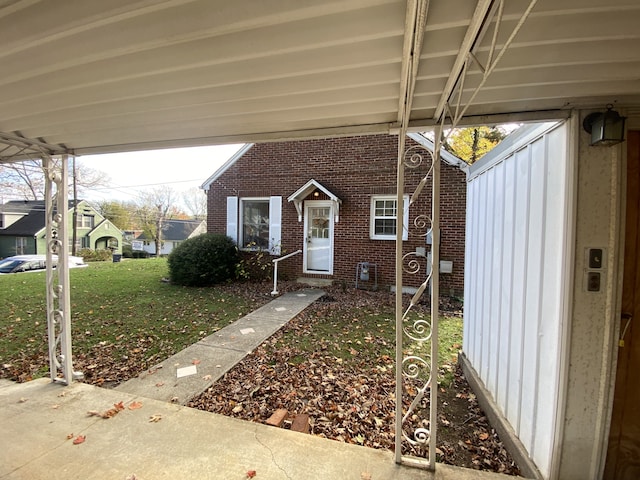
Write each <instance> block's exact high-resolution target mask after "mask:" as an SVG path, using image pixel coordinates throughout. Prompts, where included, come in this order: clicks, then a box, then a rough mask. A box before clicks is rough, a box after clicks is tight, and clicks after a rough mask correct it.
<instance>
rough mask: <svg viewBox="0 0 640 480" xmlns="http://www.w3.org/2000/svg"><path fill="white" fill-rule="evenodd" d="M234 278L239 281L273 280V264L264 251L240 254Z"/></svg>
mask: <svg viewBox="0 0 640 480" xmlns="http://www.w3.org/2000/svg"><path fill="white" fill-rule="evenodd" d="M236 278H238V279H240V280H250V281H256V282H259V281H262V280H271V279H272V278H273V262H272V261H271V255H269V252H268V251H266V250H257V251H250V252H240V260H239V262H238V264H237V265H236Z"/></svg>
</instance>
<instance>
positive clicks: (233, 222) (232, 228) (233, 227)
mask: <svg viewBox="0 0 640 480" xmlns="http://www.w3.org/2000/svg"><path fill="white" fill-rule="evenodd" d="M227 236H229V237H231V239H232V240H233V241H234V242H236V243H238V197H227Z"/></svg>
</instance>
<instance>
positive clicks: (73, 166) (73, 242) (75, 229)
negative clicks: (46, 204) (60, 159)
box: [71, 155, 78, 256]
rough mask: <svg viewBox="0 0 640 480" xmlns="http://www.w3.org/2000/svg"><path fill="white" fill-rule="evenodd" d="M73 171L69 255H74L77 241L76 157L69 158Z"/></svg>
mask: <svg viewBox="0 0 640 480" xmlns="http://www.w3.org/2000/svg"><path fill="white" fill-rule="evenodd" d="M71 162H72V170H73V215H72V220H71V222H72V223H73V234H72V239H71V255H74V256H75V255H76V253H77V251H76V250H77V249H76V242H77V240H78V185H77V183H76V157H75V155H74V156H73V157H71Z"/></svg>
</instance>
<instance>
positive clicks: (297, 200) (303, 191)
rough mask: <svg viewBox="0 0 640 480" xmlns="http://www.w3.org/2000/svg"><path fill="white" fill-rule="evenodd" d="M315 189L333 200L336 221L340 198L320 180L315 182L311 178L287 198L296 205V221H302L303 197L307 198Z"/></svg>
mask: <svg viewBox="0 0 640 480" xmlns="http://www.w3.org/2000/svg"><path fill="white" fill-rule="evenodd" d="M316 190H319V191H321V192H322V193H324V194H325V195H326V196H327V197H329V200H331V202H333V212H334V215H335V222H336V223H338V220H339V217H340V204H341V203H342V200H340V199H339V198H338V197H337V196H336V195H335V194H333V193H331V192H330V191H329V190H327V188H325V187H324V186H323V185H322V184H321V183H320V182H317V181H316V180H314V179H313V178H312V179H311V180H309V181H308V182H307V183H305V184H304V185H303V186H302V187H300V188H299V189H298V190H296V191H295V193H293V194H292V195H291V196H290V197H289V198H288V200H289V201H290V202H293V204H294V205H295V207H296V210H297V211H298V221H299V222H301V221H302V213H303V211H304V210H303V209H302V202H304V199H305V198H307V197H308V196H309V195H311V194H312V193H313V192H315V191H316Z"/></svg>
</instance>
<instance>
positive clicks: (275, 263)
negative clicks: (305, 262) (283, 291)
mask: <svg viewBox="0 0 640 480" xmlns="http://www.w3.org/2000/svg"><path fill="white" fill-rule="evenodd" d="M299 253H302V250H296V251H295V252H292V253H290V254H289V255H285V256H284V257H280V258H276V259H275V260H273V292H271V295H278V263H279V262H281V261H282V260H286V259H287V258H289V257H293V256H294V255H297V254H299Z"/></svg>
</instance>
